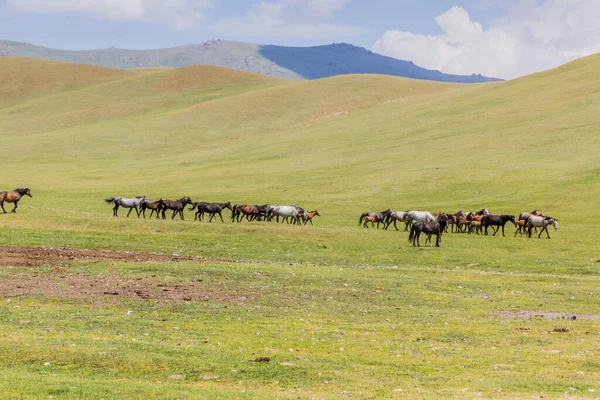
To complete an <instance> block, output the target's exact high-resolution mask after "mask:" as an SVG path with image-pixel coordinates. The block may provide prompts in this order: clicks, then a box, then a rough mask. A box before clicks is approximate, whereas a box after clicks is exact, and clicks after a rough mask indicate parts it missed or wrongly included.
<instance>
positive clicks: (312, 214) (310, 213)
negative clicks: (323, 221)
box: [304, 210, 321, 225]
mask: <svg viewBox="0 0 600 400" xmlns="http://www.w3.org/2000/svg"><path fill="white" fill-rule="evenodd" d="M320 216H321V213H320V212H319V210H313V211H308V212H307V213H306V220H305V221H304V225H306V223H307V222H310V224H311V225H313V222H312V220H313V218H314V217H320Z"/></svg>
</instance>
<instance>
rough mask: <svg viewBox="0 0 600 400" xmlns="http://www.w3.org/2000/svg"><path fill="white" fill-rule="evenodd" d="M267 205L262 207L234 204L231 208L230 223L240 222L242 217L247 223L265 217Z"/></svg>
mask: <svg viewBox="0 0 600 400" xmlns="http://www.w3.org/2000/svg"><path fill="white" fill-rule="evenodd" d="M268 207H269V205H268V204H264V205H262V206H258V205H251V204H236V205H234V206H233V210H232V212H231V221H232V222H233V221H237V222H240V221H241V220H242V219H243V218H244V216H245V217H246V220H247V221H248V222H251V221H253V220H255V219H256V220H258V221H260V219H261V218H262V217H265V218H266V217H267V215H268Z"/></svg>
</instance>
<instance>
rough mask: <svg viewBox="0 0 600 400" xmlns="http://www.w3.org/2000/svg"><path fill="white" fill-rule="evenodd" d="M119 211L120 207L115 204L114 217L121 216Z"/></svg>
mask: <svg viewBox="0 0 600 400" xmlns="http://www.w3.org/2000/svg"><path fill="white" fill-rule="evenodd" d="M118 209H119V205H118V204H116V203H115V206H114V207H113V217H118V216H119V214H118V213H117V210H118Z"/></svg>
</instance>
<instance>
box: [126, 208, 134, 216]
mask: <svg viewBox="0 0 600 400" xmlns="http://www.w3.org/2000/svg"><path fill="white" fill-rule="evenodd" d="M131 211H133V207H131V208H130V209H129V212H128V213H127V218H129V214H131Z"/></svg>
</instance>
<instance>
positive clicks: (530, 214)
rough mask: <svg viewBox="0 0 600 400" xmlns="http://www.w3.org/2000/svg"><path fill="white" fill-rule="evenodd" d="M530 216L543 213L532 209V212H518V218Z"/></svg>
mask: <svg viewBox="0 0 600 400" xmlns="http://www.w3.org/2000/svg"><path fill="white" fill-rule="evenodd" d="M531 216H538V217H544V216H545V215H544V213H543V212H542V211H540V210H533V211H532V212H522V213H521V214H519V220H521V219H522V220H523V221H525V220H526V219H527V218H528V217H531Z"/></svg>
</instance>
